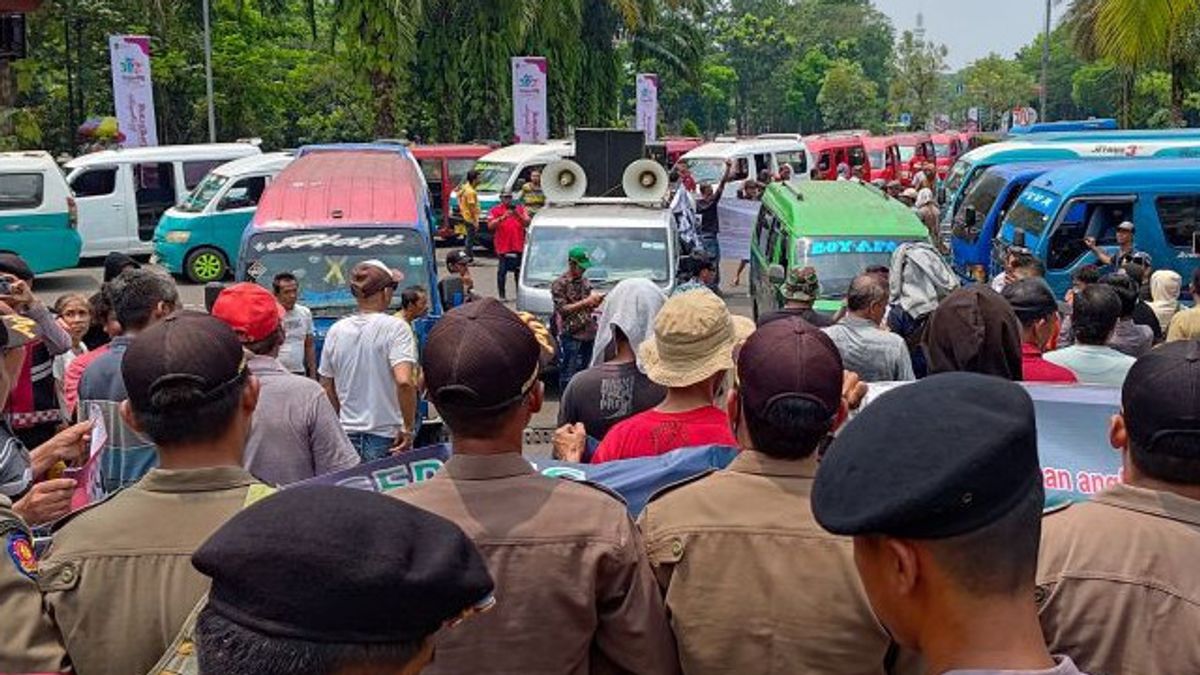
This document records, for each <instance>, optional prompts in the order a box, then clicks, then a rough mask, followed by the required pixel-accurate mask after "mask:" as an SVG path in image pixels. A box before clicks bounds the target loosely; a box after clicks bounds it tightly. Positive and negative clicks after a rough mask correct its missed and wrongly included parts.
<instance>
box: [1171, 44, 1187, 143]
mask: <svg viewBox="0 0 1200 675" xmlns="http://www.w3.org/2000/svg"><path fill="white" fill-rule="evenodd" d="M1186 76H1187V67H1186V66H1184V64H1183V63H1182V61H1180V60H1179V59H1178V58H1176V59H1172V61H1171V125H1172V126H1174V127H1183V126H1185V125H1184V122H1183V95H1184V92H1183V78H1184V77H1186Z"/></svg>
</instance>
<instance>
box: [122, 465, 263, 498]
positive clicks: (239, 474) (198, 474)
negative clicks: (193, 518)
mask: <svg viewBox="0 0 1200 675" xmlns="http://www.w3.org/2000/svg"><path fill="white" fill-rule="evenodd" d="M255 482H257V481H255V479H254V476H251V475H250V474H249V473H246V470H245V469H243V468H242V467H240V466H213V467H207V468H204V469H151V470H150V472H149V473H147V474H146V475H145V476H144V477H143V478H142V479H141V480H140V481H138V483H137V485H138V487H139V488H141V489H143V490H147V491H149V492H209V491H212V490H227V489H229V488H236V487H242V486H245V485H251V484H253V483H255Z"/></svg>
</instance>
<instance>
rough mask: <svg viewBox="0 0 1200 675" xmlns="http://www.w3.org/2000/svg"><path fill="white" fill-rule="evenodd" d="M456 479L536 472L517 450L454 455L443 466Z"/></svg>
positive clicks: (482, 478)
mask: <svg viewBox="0 0 1200 675" xmlns="http://www.w3.org/2000/svg"><path fill="white" fill-rule="evenodd" d="M443 470H444V471H445V472H446V475H447V476H448V477H450V478H453V479H456V480H489V479H492V478H509V477H511V476H524V475H527V474H532V473H534V470H533V465H531V464H530V463H529V462H527V461H526V460H525V458H524V457H522V456H521V455H519V454H517V453H515V452H505V453H502V454H498V455H452V456H451V457H450V459H449V460H447V461H446V466H445V467H443Z"/></svg>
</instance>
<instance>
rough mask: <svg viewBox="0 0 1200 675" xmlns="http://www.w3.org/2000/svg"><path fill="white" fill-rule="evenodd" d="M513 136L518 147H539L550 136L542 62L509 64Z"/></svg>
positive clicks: (531, 59)
mask: <svg viewBox="0 0 1200 675" xmlns="http://www.w3.org/2000/svg"><path fill="white" fill-rule="evenodd" d="M512 98H513V135H514V136H515V137H516V142H518V143H541V142H542V141H544V140H546V139H547V138H548V137H549V135H550V125H549V120H548V119H547V112H546V59H544V58H542V57H540V56H516V57H513V60H512Z"/></svg>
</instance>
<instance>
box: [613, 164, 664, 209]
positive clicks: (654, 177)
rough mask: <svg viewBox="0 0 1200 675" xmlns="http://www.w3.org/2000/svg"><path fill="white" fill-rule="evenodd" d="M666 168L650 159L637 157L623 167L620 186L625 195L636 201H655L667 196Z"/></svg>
mask: <svg viewBox="0 0 1200 675" xmlns="http://www.w3.org/2000/svg"><path fill="white" fill-rule="evenodd" d="M667 181H668V178H667V170H666V169H664V168H662V165H660V164H659V163H658V162H656V161H654V160H652V159H639V160H637V161H636V162H633V163H632V164H630V165H629V166H627V167H625V173H624V174H622V175H621V188H622V189H624V190H625V196H626V197H628V198H629V199H632V200H634V201H638V202H657V201H661V200H662V199H663V198H664V197H666V196H667V190H668V188H669V185H668V184H667Z"/></svg>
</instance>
